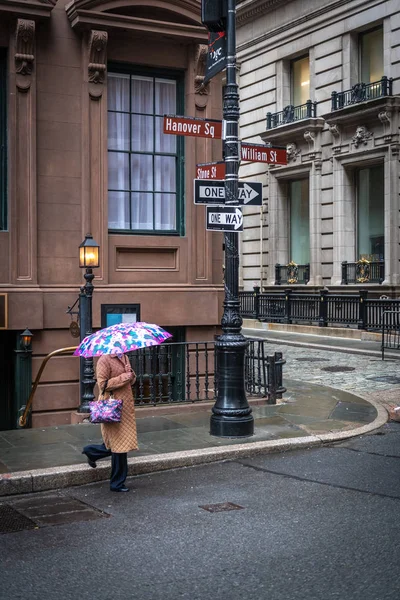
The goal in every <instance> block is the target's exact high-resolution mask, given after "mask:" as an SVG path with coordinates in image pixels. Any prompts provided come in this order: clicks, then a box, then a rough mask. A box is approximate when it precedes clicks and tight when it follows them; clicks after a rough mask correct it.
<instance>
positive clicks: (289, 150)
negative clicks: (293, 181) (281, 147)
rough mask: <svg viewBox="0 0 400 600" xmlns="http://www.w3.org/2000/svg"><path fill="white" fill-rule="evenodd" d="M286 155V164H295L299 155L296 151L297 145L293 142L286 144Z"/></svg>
mask: <svg viewBox="0 0 400 600" xmlns="http://www.w3.org/2000/svg"><path fill="white" fill-rule="evenodd" d="M286 154H287V160H288V162H296V160H297V157H298V155H299V154H300V150H298V149H297V144H296V143H295V142H292V143H291V144H287V146H286Z"/></svg>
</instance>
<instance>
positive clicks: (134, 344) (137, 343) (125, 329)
mask: <svg viewBox="0 0 400 600" xmlns="http://www.w3.org/2000/svg"><path fill="white" fill-rule="evenodd" d="M170 337H172V335H171V334H170V333H168V331H165V329H162V327H159V326H158V325H153V324H152V323H144V322H138V323H117V324H116V325H111V326H110V327H106V328H105V329H100V330H99V331H96V332H95V333H92V334H91V335H88V336H86V337H85V339H84V340H82V342H81V343H80V345H79V346H78V348H77V349H76V350H75V352H74V356H84V357H86V358H88V357H90V356H101V355H102V354H123V353H124V352H130V351H131V350H138V349H139V348H147V347H148V346H157V345H159V344H162V342H164V341H165V340H167V339H168V338H170Z"/></svg>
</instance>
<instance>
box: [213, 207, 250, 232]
mask: <svg viewBox="0 0 400 600" xmlns="http://www.w3.org/2000/svg"><path fill="white" fill-rule="evenodd" d="M206 208H207V226H206V229H207V230H208V231H243V214H242V211H241V210H240V208H236V207H235V206H224V207H222V206H207V207H206Z"/></svg>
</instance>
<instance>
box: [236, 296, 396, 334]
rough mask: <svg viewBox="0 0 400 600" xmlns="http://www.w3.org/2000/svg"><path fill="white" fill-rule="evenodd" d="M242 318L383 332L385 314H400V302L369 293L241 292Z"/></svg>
mask: <svg viewBox="0 0 400 600" xmlns="http://www.w3.org/2000/svg"><path fill="white" fill-rule="evenodd" d="M239 298H240V306H241V315H242V317H245V318H250V319H258V320H260V321H265V322H269V323H307V324H310V325H319V326H320V327H327V326H328V325H336V326H344V327H355V328H358V329H366V330H368V331H381V329H382V325H383V313H384V312H385V311H400V300H398V299H390V298H368V291H366V290H360V291H359V292H358V293H357V294H334V293H329V292H328V291H327V290H320V291H319V292H317V293H309V294H307V293H301V292H296V291H295V290H293V289H290V288H289V289H285V290H283V291H282V292H268V293H261V292H260V288H258V287H255V288H254V290H253V292H240V293H239Z"/></svg>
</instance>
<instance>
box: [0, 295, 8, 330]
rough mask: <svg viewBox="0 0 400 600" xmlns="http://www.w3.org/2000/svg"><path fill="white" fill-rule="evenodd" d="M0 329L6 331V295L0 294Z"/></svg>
mask: <svg viewBox="0 0 400 600" xmlns="http://www.w3.org/2000/svg"><path fill="white" fill-rule="evenodd" d="M0 329H8V295H7V294H0Z"/></svg>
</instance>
